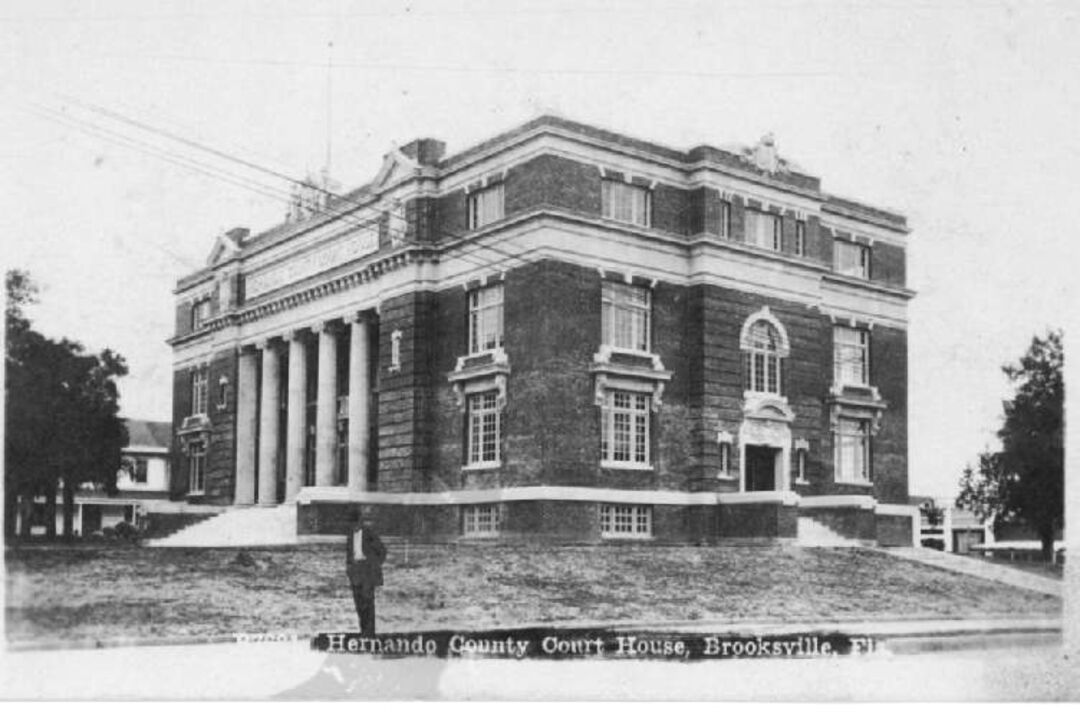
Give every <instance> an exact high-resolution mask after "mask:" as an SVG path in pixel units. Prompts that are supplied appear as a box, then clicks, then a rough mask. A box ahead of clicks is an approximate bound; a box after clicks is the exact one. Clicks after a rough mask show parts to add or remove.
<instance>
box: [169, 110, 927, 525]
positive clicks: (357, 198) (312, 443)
mask: <svg viewBox="0 0 1080 712" xmlns="http://www.w3.org/2000/svg"><path fill="white" fill-rule="evenodd" d="M444 153H445V146H444V144H443V143H442V142H441V141H438V140H434V139H420V140H416V141H413V142H411V143H408V144H407V145H405V146H403V147H402V148H400V149H395V150H393V151H391V152H390V153H389V154H388V155H387V156H386V158H385V162H384V164H383V167H382V169H381V170H380V171H379V173H378V175H377V176H375V178H374V179H373V180H372V181H371V182H370V183H368V184H367V185H365V186H362V187H360V188H358V189H355V190H352V191H351V192H347V193H343V194H340V195H339V194H331V193H329V191H323V190H321V189H320V188H319V187H317V186H316V187H311V188H310V189H309V190H308V191H307V193H306V194H303V195H300V197H299V198H298V200H297V202H296V204H295V205H294V206H293V208H292V210H291V211H290V216H289V219H288V220H287V221H286V222H284V223H283V224H281V225H279V226H277V227H274V228H273V229H270V230H268V231H266V232H264V233H262V234H259V235H254V236H252V235H250V234H249V233H248V231H247V230H244V229H236V230H232V231H229V232H228V233H226V234H225V235H223V236H221V237H219V238H218V240H217V242H216V244H215V246H214V248H213V250H212V253H211V255H210V258H209V261H208V264H207V266H206V267H205V268H204V269H201V270H199V271H198V272H196V273H194V274H191V275H188V276H186V277H184V278H183V279H181V280H180V281H179V283H178V286H177V289H176V297H177V312H176V314H177V318H176V334H175V336H174V338H173V339H171V341H170V343H171V344H172V346H173V348H174V352H175V370H174V415H173V424H174V431H175V442H174V450H175V459H176V462H175V472H177V473H184V474H186V477H184V476H181V477H177V478H175V480H174V484H173V488H174V491H173V496H174V497H177V498H186V499H187V500H188V501H190V502H192V503H203V504H230V505H237V506H242V505H256V506H263V505H275V506H276V505H283V506H285V507H288V508H289V509H290V511H292V512H294V515H293V516H294V517H295V519H294V521H295V522H296V527H297V531H298V533H299V534H300V535H301V537H302V536H303V535H321V534H336V533H342V532H344V531H345V528H346V527H347V525H348V521H349V520H350V517H351V514H352V512H353V511H354V510H355V509H357V508H358V507H360V506H361V504H368V505H371V506H370V511H371V512H372V513H373V516H374V518H375V520H376V523H377V525H378V527H379V528H380V530H381V531H383V532H384V533H386V534H388V535H391V536H393V535H400V536H407V537H412V538H416V539H429V540H432V539H435V540H448V539H449V540H452V539H457V538H459V537H474V536H478V537H479V536H487V537H500V538H504V539H514V538H525V539H528V540H543V539H549V540H560V541H601V540H604V539H609V538H638V539H651V540H655V541H694V542H708V541H717V540H721V539H728V538H793V537H796V535H797V532H798V531H799V529H800V527H801V526H802V524H803V523H804V522H808V523H816V525H818V526H822V525H823V526H825V527H827V528H828V529H829V530H831V531H832V532H834V533H836V534H838V535H840V536H843V537H846V538H849V539H857V540H863V541H876V542H878V543H881V544H906V545H910V544H911V542H912V537H913V533H914V531H916V530H917V529H915V528H913V526H912V523H913V519H914V518H916V517H917V512H916V511H915V510H914V508H912V507H910V506H909V505H908V471H907V303H908V301H909V300H910V299H911V297H912V296H913V293H912V292H911V291H910V290H908V289H906V288H905V286H904V283H905V245H906V239H907V234H908V228H907V225H906V220H905V218H904V217H903V216H901V215H898V214H896V213H895V212H891V211H887V210H882V209H879V208H874V207H871V206H868V205H864V204H862V203H859V202H855V201H852V200H849V199H845V198H839V197H836V196H833V195H829V194H827V193H824V192H822V190H821V186H820V179H819V178H817V177H814V176H811V175H809V174H807V173H806V172H804V171H803V170H802V169H800V168H798V167H797V166H796V165H794V164H793V163H791V162H789V161H786V160H784V159H783V158H780V157H779V156H778V155H777V152H776V147H775V145H774V143H773V141H772V139H771V137H765V138H764V139H762V141H761V142H760V143H758V144H757V145H756V146H754V147H752V148H726V149H721V148H715V147H712V146H698V147H696V148H692V149H690V150H688V151H683V150H677V149H673V148H669V147H666V146H661V145H657V144H654V143H650V142H647V141H642V140H638V139H634V138H630V137H627V136H622V135H619V134H616V133H612V132H610V131H606V130H602V129H598V128H595V127H591V126H586V125H583V124H579V123H575V122H571V121H568V120H565V119H562V118H555V117H550V116H545V117H541V118H538V119H535V120H533V121H530V122H528V123H526V124H524V125H522V126H520V127H518V128H515V129H513V130H511V131H509V132H507V133H504V134H501V135H498V136H495V137H494V138H492V139H490V140H488V141H485V142H483V143H481V144H479V145H476V146H473V147H472V148H469V149H467V150H464V151H462V152H460V153H457V154H455V155H451V156H445V155H444ZM811 520H812V522H811ZM808 525H809V524H808Z"/></svg>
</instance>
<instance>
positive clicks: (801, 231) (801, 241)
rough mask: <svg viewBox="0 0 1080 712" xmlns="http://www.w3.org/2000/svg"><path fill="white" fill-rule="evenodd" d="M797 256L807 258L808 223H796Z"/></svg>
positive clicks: (797, 221) (800, 221)
mask: <svg viewBox="0 0 1080 712" xmlns="http://www.w3.org/2000/svg"><path fill="white" fill-rule="evenodd" d="M795 254H796V255H798V256H799V257H806V221H805V220H796V221H795Z"/></svg>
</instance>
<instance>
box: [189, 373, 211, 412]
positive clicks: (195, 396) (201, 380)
mask: <svg viewBox="0 0 1080 712" xmlns="http://www.w3.org/2000/svg"><path fill="white" fill-rule="evenodd" d="M208 382H209V374H208V373H207V369H206V367H202V368H196V369H195V370H194V371H192V372H191V414H192V415H202V414H204V413H206V399H207V392H206V391H207V388H208Z"/></svg>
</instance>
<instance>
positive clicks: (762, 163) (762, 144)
mask: <svg viewBox="0 0 1080 712" xmlns="http://www.w3.org/2000/svg"><path fill="white" fill-rule="evenodd" d="M753 159H754V165H756V166H757V167H758V168H760V169H761V170H763V171H766V172H767V173H776V171H777V169H779V168H780V157H779V156H778V155H777V153H776V138H775V137H774V136H773V134H772V131H770V132H769V133H767V134H765V135H764V136H762V137H761V140H760V141H758V142H757V145H756V146H754V150H753Z"/></svg>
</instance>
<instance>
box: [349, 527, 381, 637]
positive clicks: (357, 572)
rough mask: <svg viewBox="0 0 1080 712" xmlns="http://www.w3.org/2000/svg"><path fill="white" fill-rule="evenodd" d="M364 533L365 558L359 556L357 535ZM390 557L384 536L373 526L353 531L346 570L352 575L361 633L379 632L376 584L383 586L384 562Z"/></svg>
mask: <svg viewBox="0 0 1080 712" xmlns="http://www.w3.org/2000/svg"><path fill="white" fill-rule="evenodd" d="M358 532H359V533H360V535H361V536H360V539H361V546H360V551H361V552H362V553H363V558H361V559H359V560H358V559H357V554H356V546H355V542H356V535H357V533H358ZM384 561H386V547H385V546H384V545H383V543H382V539H380V538H379V535H378V534H376V533H375V532H374V531H373V530H372V529H370V528H369V527H356V528H355V529H353V530H352V531H351V532H349V537H348V544H347V546H346V549H345V572H346V573H347V574H348V575H349V585H350V586H352V593H353V603H354V604H356V615H357V616H358V617H359V618H360V634H361V635H365V636H370V635H375V588H376V587H377V586H382V583H383V574H382V565H383V562H384Z"/></svg>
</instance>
